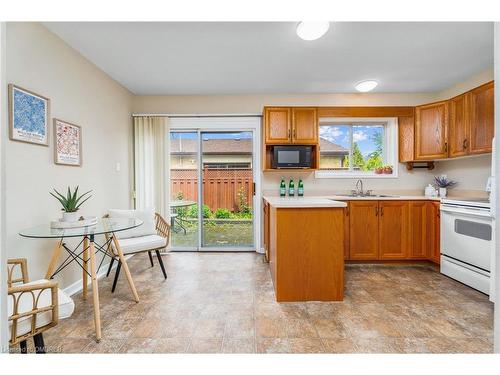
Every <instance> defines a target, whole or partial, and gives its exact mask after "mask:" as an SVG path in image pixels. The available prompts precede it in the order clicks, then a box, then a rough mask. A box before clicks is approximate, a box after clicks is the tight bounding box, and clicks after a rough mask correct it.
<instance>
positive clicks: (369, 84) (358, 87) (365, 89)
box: [356, 79, 378, 92]
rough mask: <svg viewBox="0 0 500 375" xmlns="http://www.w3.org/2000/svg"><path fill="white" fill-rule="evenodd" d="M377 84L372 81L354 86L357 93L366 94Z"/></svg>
mask: <svg viewBox="0 0 500 375" xmlns="http://www.w3.org/2000/svg"><path fill="white" fill-rule="evenodd" d="M377 85H378V82H377V81H373V80H371V79H370V80H367V81H361V82H359V83H358V84H357V85H356V90H358V91H359V92H368V91H372V90H373V89H374V88H375V87H377Z"/></svg>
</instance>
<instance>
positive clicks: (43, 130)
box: [9, 84, 50, 146]
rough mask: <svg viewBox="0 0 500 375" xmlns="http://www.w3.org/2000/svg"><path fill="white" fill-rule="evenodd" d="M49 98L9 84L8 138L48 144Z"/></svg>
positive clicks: (43, 144)
mask: <svg viewBox="0 0 500 375" xmlns="http://www.w3.org/2000/svg"><path fill="white" fill-rule="evenodd" d="M49 118H50V99H48V98H46V97H44V96H42V95H39V94H35V93H34V92H32V91H29V90H26V89H23V88H21V87H19V86H16V85H12V84H10V85H9V138H10V139H11V140H13V141H20V142H28V143H34V144H37V145H42V146H48V145H49V121H50V120H49Z"/></svg>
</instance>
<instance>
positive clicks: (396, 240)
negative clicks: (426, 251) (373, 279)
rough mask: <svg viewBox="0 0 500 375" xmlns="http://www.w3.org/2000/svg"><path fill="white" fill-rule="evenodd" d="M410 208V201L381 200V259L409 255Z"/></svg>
mask: <svg viewBox="0 0 500 375" xmlns="http://www.w3.org/2000/svg"><path fill="white" fill-rule="evenodd" d="M408 210H409V204H408V201H380V202H379V224H378V228H379V259H381V260H390V259H405V258H406V257H407V254H408V224H409V223H408Z"/></svg>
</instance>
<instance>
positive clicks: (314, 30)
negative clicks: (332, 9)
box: [296, 22, 330, 40]
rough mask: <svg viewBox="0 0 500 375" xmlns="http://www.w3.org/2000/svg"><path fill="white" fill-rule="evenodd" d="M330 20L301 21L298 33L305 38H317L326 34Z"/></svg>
mask: <svg viewBox="0 0 500 375" xmlns="http://www.w3.org/2000/svg"><path fill="white" fill-rule="evenodd" d="M329 28H330V22H299V24H298V25H297V30H296V31H297V35H298V36H299V37H300V38H301V39H304V40H316V39H319V38H321V37H322V36H323V35H325V34H326V32H327V31H328V29H329Z"/></svg>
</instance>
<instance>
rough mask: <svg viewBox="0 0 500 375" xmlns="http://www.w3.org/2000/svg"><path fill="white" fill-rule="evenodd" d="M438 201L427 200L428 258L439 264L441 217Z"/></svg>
mask: <svg viewBox="0 0 500 375" xmlns="http://www.w3.org/2000/svg"><path fill="white" fill-rule="evenodd" d="M439 205H440V203H439V202H429V212H428V218H429V225H428V228H429V232H430V234H429V236H428V237H429V247H430V249H429V260H431V261H432V262H434V263H437V264H439V263H440V260H441V223H440V221H441V217H440V211H439Z"/></svg>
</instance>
